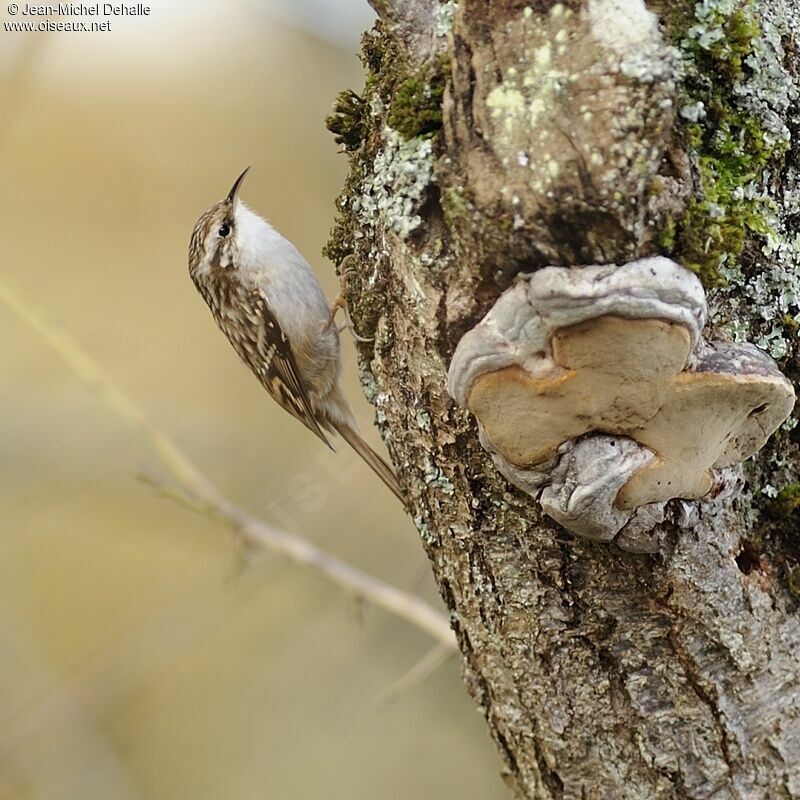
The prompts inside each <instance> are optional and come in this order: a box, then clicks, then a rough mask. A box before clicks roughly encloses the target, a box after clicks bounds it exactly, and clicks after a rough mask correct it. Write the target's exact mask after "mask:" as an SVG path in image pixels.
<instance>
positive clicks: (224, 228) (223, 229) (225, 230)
mask: <svg viewBox="0 0 800 800" xmlns="http://www.w3.org/2000/svg"><path fill="white" fill-rule="evenodd" d="M230 232H231V226H230V225H228V223H227V222H223V223H222V225H220V226H219V230H218V231H217V234H218V235H219V236H221V237H222V238H223V239H224V238H225V237H226V236H228V235H229V234H230Z"/></svg>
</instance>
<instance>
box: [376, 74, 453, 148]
mask: <svg viewBox="0 0 800 800" xmlns="http://www.w3.org/2000/svg"><path fill="white" fill-rule="evenodd" d="M444 84H445V79H444V70H443V68H442V65H441V64H435V65H433V66H431V67H428V68H426V69H424V70H422V71H421V72H420V73H418V74H416V75H411V76H409V77H408V78H406V79H405V80H404V81H402V82H401V83H400V85H399V86H397V88H396V89H395V91H394V94H393V96H392V101H391V105H390V107H389V116H388V119H387V121H388V123H389V125H391V126H392V127H393V128H394V129H395V130H396V131H398V132H399V133H401V134H402V135H403V136H404V137H405V138H406V139H413V138H414V137H415V136H430V135H432V134H435V133H436V132H437V131H439V130H440V128H441V127H442V97H443V96H444Z"/></svg>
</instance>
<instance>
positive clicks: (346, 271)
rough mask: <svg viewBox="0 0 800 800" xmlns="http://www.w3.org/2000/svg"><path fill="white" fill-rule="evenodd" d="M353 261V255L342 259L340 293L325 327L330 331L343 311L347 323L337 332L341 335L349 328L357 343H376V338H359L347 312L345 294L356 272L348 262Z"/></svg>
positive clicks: (338, 328) (332, 306)
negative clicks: (349, 281)
mask: <svg viewBox="0 0 800 800" xmlns="http://www.w3.org/2000/svg"><path fill="white" fill-rule="evenodd" d="M353 261H355V256H354V255H353V254H352V253H350V254H349V255H346V256H345V257H344V258H343V259H342V263H341V265H340V266H341V275H340V277H339V286H340V291H339V294H338V295H337V296H336V299H335V300H334V301H333V304H332V305H331V314H330V317H328V323H327V325H326V326H325V330H326V331H327V330H329V329H330V327H331V326H332V325H333V323H334V321H335V319H336V315H337V314H338V313H339V310H340V309H341V310H342V312H343V313H344V318H345V322H344V324H343V325H341V326H339V327H337V329H336V330H337V331H338V332H339V333H341V332H342V331H343V330H344V329H345V328H347V330H349V331H350V334H351V335H352V337H353V338H354V339H355V340H356V341H357V342H374V341H375V337H374V336H372V337H370V338H366V337H364V336H359V334H358V333H356V329H355V327H354V325H353V320H352V319H350V312H349V311H348V310H347V301H346V300H345V298H344V293H345V291H346V289H347V281H348V280H349V279H350V276H351V275H354V274H355V272H356V269H355V267H352V266H348V262H353Z"/></svg>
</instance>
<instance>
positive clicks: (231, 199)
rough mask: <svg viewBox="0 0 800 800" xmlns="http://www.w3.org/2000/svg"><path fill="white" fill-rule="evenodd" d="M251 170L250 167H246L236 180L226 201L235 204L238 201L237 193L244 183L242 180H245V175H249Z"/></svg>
mask: <svg viewBox="0 0 800 800" xmlns="http://www.w3.org/2000/svg"><path fill="white" fill-rule="evenodd" d="M249 171H250V167H245V169H244V172H242V174H241V175H240V176H239V177H238V178H237V179H236V180H235V181H234V184H233V186H232V187H231V190H230V192H228V196H227V197H226V198H225V202H226V203H229V204H230V205H233V204H234V203H235V202H236V195H237V194H238V193H239V187H240V186H241V185H242V181H244V176H245V175H247V173H248V172H249Z"/></svg>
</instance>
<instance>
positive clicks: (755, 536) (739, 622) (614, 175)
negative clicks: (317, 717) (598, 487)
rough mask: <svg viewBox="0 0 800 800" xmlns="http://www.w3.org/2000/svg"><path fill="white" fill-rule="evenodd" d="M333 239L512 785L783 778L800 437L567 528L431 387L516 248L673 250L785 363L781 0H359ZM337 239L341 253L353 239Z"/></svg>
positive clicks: (569, 258)
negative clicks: (361, 9)
mask: <svg viewBox="0 0 800 800" xmlns="http://www.w3.org/2000/svg"><path fill="white" fill-rule="evenodd" d="M373 5H374V6H375V7H376V10H377V11H378V13H379V15H380V21H379V22H378V23H377V25H376V28H375V29H374V30H373V31H372V32H371V33H369V34H366V35H365V37H364V48H363V59H364V63H365V65H366V67H367V70H368V78H367V83H366V87H365V90H364V93H363V96H359V95H355V94H354V93H352V92H350V93H344V94H343V95H341V96H340V98H339V100H338V101H337V104H336V106H335V112H334V115H333V116H332V117H331V118H330V119H329V121H328V125H329V127H330V129H331V130H332V131H333V132H334V133H335V134H336V135H337V138H338V141H340V142H341V143H343V144H344V146H345V148H346V149H347V151H348V153H349V157H350V163H351V173H350V176H349V178H348V182H347V185H346V186H345V189H344V192H343V194H342V195H341V197H340V199H339V202H338V208H339V212H340V214H339V220H338V222H337V226H336V228H335V229H334V231H333V233H332V238H331V242H330V243H329V245H328V248H327V251H328V254H329V255H330V257H331V258H332V259H333V260H334V261H335V262H336V263H341V261H342V259H343V258H344V257H345V256H346V255H348V254H351V253H352V254H354V255H355V264H356V265H357V266H356V269H355V273H354V274H353V275H351V277H350V280H349V281H348V283H347V287H348V290H347V291H348V298H347V299H348V304H349V308H350V312H351V315H352V318H353V321H354V324H355V328H356V330H357V332H358V333H359V334H360V335H361V336H365V337H374V340H373V341H371V342H368V343H361V344H360V345H359V350H360V367H361V378H362V385H363V387H364V391H365V393H366V395H367V397H368V398H369V400H370V401H371V402H372V403H373V404H374V405H375V407H376V410H377V418H378V422H379V425H380V428H381V431H382V433H383V435H384V438H385V441H386V443H387V445H388V447H389V450H390V453H391V455H392V459H393V461H394V463H395V465H396V466H397V468H398V472H399V473H400V475H401V479H402V482H403V484H404V488H405V491H406V492H407V495H408V498H409V505H410V509H411V511H410V513H411V515H412V516H413V518H414V522H415V524H416V527H417V529H418V530H419V533H420V536H421V538H422V542H423V545H424V547H425V549H426V551H427V554H428V556H429V557H430V561H431V564H432V567H433V571H434V574H435V577H436V581H437V583H438V586H439V589H440V591H441V594H442V597H443V598H444V601H445V603H446V604H447V606H448V608H449V610H450V613H451V620H452V625H453V629H454V630H455V633H456V636H457V638H458V643H459V646H460V648H461V652H462V654H463V673H464V680H465V683H466V685H467V688H468V690H469V692H470V693H471V695H472V696H473V697H474V699H475V701H476V702H477V703H478V705H479V706H480V708H481V710H482V713H483V714H484V715H485V717H486V721H487V725H488V727H489V730H490V732H491V735H492V738H493V739H494V741H495V743H496V745H497V748H498V751H499V753H500V756H501V759H502V769H503V774H504V776H505V779H506V781H507V783H508V786H509V787H510V789H511V790H512V791H513V792H514V794H515V795H516V796H519V797H526V798H615V799H616V798H667V797H681V798H683V797H687V798H705V797H714V798H729V797H730V798H778V797H800V618H799V617H798V610H799V609H800V606H799V605H798V597H800V537H798V536H796V535H795V529H796V527H797V522H798V513H797V509H798V505H800V491H798V488H800V487H798V485H797V483H796V482H797V481H798V468H799V467H800V452H799V450H798V446H797V441H796V439H795V438H794V436H795V434H794V433H792V432H791V430H790V427H791V426H790V425H786V426H784V428H783V429H782V430H780V431H778V433H777V434H776V435H775V436H774V437H773V439H772V440H771V441H770V443H769V444H768V445H767V447H766V448H765V449H764V450H763V451H762V452H761V453H759V454H758V456H757V457H756V458H755V459H753V460H752V461H751V462H749V463H748V464H747V465H746V468H745V475H746V484H745V488H744V490H743V492H742V493H741V494H740V495H739V497H738V498H736V499H734V500H728V501H726V502H724V503H721V504H695V511H694V512H693V513H694V514H695V515H696V520H695V523H696V524H694V525H693V526H686V527H678V526H677V525H675V524H674V523H670V522H668V523H664V524H663V525H662V526H661V527H660V529H659V531H658V537H659V541H660V543H661V545H660V551H659V552H658V553H657V554H655V555H632V554H629V553H624V552H622V551H621V550H620V549H619V548H617V547H616V546H614V545H598V544H592V543H588V542H585V541H582V540H580V539H577V538H575V537H573V536H571V535H570V534H569V533H568V532H567V531H565V530H564V529H562V528H560V527H559V526H558V525H556V524H555V523H554V522H553V521H552V520H550V519H549V518H547V517H545V516H543V515H542V513H541V511H540V509H539V506H538V504H537V503H536V502H535V500H534V499H532V498H531V497H529V496H528V495H526V494H523V493H522V492H520V491H518V490H516V489H515V488H514V487H512V486H511V485H509V484H508V483H507V482H506V481H505V480H504V479H503V478H502V476H501V475H500V474H499V473H498V472H497V470H496V469H495V467H494V466H493V463H492V461H491V459H490V457H489V455H488V454H487V453H486V452H485V451H484V450H483V449H482V447H481V446H480V444H479V442H478V437H477V431H476V424H475V422H474V420H473V418H472V417H471V415H470V414H469V413H467V412H466V411H465V410H463V409H461V408H459V407H458V406H457V405H456V404H455V403H454V402H453V401H452V400H451V398H450V397H449V396H448V394H447V391H446V389H445V385H446V377H447V370H448V366H449V364H450V359H451V357H452V354H453V351H454V349H455V346H456V344H457V343H458V341H459V339H460V338H461V336H462V335H463V334H464V333H465V331H467V330H468V329H469V328H471V327H472V326H473V325H475V324H476V323H477V322H478V321H479V320H480V319H481V318H482V316H483V315H484V314H485V313H486V312H487V311H488V310H489V309H490V308H491V306H492V304H493V303H494V301H495V300H496V299H497V297H498V296H499V295H500V293H501V292H502V291H503V290H504V289H506V288H507V287H508V286H509V285H510V284H511V283H512V281H513V279H514V276H515V275H517V274H518V273H520V272H530V271H532V270H535V269H538V268H540V267H542V266H546V265H550V264H557V265H566V266H576V265H589V264H614V263H616V264H622V263H625V262H628V261H631V260H633V259H635V258H638V257H642V256H646V255H653V254H658V253H661V254H665V255H670V256H671V257H673V258H674V259H676V260H678V261H679V262H681V263H683V264H684V265H685V266H688V267H689V268H691V269H693V270H694V271H696V272H697V273H698V274H699V275H700V277H701V280H702V281H703V283H704V285H705V286H706V288H707V289H708V292H709V303H710V307H711V319H712V325H713V327H714V329H715V330H716V331H717V334H718V335H720V336H725V335H729V336H732V337H735V338H737V339H747V340H749V341H752V342H754V343H755V344H757V345H759V346H761V347H762V348H764V349H766V350H767V351H768V352H770V353H771V354H772V355H773V357H775V358H776V359H777V360H778V362H779V364H780V366H781V367H782V369H783V370H784V372H786V373H787V374H788V375H789V377H790V378H791V379H792V380H793V381H796V379H797V376H798V374H799V373H800V348H798V344H797V337H796V333H797V329H798V319H800V313H799V310H798V300H799V299H800V231H799V230H798V223H799V222H800V115H799V114H798V106H797V98H798V89H800V41H798V31H800V12H798V8H797V5H796V4H795V2H794V0H753V2H738V0H704V2H701V3H698V4H697V5H696V6H695V5H694V3H692V2H686V0H677V2H675V3H672V2H668V0H651V2H650V3H649V5H648V6H647V7H645V5H644V4H643V3H642V0H565V2H563V3H560V4H554V3H553V2H552V0H534V1H533V2H530V3H529V4H527V5H526V4H525V3H522V2H518V1H517V0H460V2H459V3H457V4H456V3H453V2H446V3H443V4H441V5H440V4H439V3H438V2H436V1H435V0H405V2H404V0H374V2H373ZM351 264H352V262H351Z"/></svg>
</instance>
